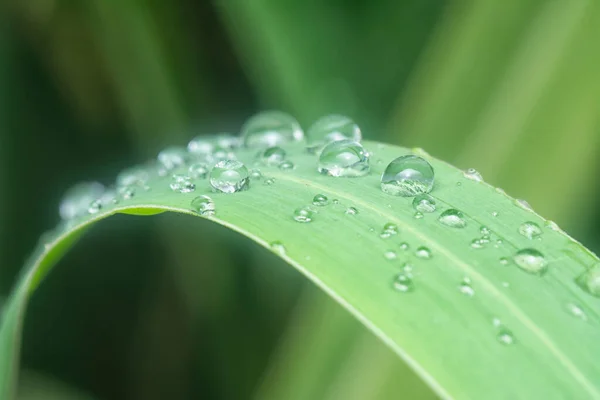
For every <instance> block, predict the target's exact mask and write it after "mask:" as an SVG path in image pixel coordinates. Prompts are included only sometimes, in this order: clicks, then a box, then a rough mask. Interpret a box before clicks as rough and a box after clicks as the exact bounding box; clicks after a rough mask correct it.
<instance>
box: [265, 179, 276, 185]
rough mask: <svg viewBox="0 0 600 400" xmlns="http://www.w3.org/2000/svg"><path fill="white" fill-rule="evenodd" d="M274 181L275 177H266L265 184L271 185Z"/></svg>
mask: <svg viewBox="0 0 600 400" xmlns="http://www.w3.org/2000/svg"><path fill="white" fill-rule="evenodd" d="M274 183H275V179H274V178H267V179H265V183H264V184H265V185H267V186H271V185H273V184H274Z"/></svg>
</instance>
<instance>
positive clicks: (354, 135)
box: [306, 115, 362, 153]
mask: <svg viewBox="0 0 600 400" xmlns="http://www.w3.org/2000/svg"><path fill="white" fill-rule="evenodd" d="M344 139H349V140H351V141H353V142H360V140H361V139H362V136H361V133H360V128H359V127H358V125H356V124H355V123H354V121H352V120H351V119H350V118H348V117H345V116H343V115H327V116H325V117H322V118H320V119H319V120H317V122H315V123H314V124H313V125H312V126H311V127H310V128H309V129H308V132H307V133H306V141H307V150H308V151H310V152H311V153H318V152H319V151H321V149H323V147H325V146H326V145H327V144H329V143H331V142H335V141H339V140H344Z"/></svg>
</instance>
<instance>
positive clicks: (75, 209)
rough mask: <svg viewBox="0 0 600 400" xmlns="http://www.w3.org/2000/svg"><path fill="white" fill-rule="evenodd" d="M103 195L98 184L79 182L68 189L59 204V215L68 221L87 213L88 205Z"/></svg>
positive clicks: (102, 190)
mask: <svg viewBox="0 0 600 400" xmlns="http://www.w3.org/2000/svg"><path fill="white" fill-rule="evenodd" d="M103 193H104V186H103V185H102V184H100V183H98V182H81V183H78V184H76V185H75V186H72V187H71V188H70V189H68V190H67V191H66V192H65V194H64V195H63V198H62V200H61V202H60V206H59V214H60V216H61V218H62V219H65V220H68V219H72V218H75V217H79V216H82V215H85V214H86V213H88V207H89V206H90V204H91V203H92V202H93V201H94V200H96V199H98V198H99V197H100V196H102V194H103Z"/></svg>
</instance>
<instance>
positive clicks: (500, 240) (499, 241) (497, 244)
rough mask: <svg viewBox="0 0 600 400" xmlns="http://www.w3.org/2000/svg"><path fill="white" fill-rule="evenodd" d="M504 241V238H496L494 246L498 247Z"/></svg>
mask: <svg viewBox="0 0 600 400" xmlns="http://www.w3.org/2000/svg"><path fill="white" fill-rule="evenodd" d="M503 243H504V242H503V241H502V239H498V240H496V244H494V247H496V248H498V247H500V246H502V244H503Z"/></svg>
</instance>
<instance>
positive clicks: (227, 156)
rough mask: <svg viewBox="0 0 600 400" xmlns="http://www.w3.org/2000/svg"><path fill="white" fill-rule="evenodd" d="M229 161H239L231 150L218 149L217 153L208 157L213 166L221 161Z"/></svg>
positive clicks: (216, 149)
mask: <svg viewBox="0 0 600 400" xmlns="http://www.w3.org/2000/svg"><path fill="white" fill-rule="evenodd" d="M227 160H230V161H232V160H237V156H236V155H235V153H234V152H232V151H231V150H230V149H227V148H224V147H216V148H215V151H214V152H212V153H211V154H210V155H209V156H208V157H207V161H209V162H210V163H212V164H216V163H218V162H219V161H227Z"/></svg>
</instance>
